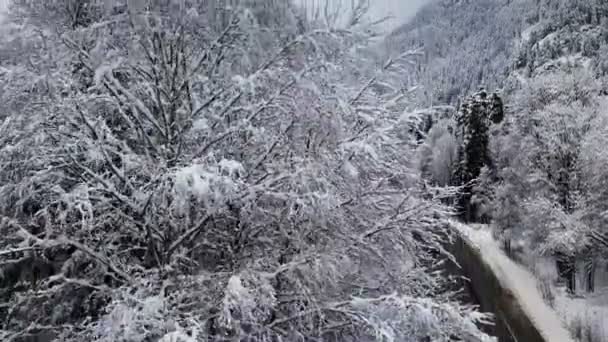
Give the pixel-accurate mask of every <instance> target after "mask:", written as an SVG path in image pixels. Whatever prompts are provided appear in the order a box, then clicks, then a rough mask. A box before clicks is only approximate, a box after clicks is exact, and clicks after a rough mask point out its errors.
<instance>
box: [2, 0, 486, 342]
mask: <svg viewBox="0 0 608 342" xmlns="http://www.w3.org/2000/svg"><path fill="white" fill-rule="evenodd" d="M229 3H230V6H227V2H226V1H223V2H216V1H144V0H132V1H119V0H116V1H95V0H88V1H76V0H68V1H65V0H61V1H59V0H57V1H36V0H15V1H13V2H12V4H11V8H10V13H9V16H8V24H7V25H9V26H7V27H5V30H6V31H7V34H6V35H4V36H3V38H2V43H1V44H0V54H1V55H2V56H3V58H2V60H1V63H2V64H1V68H0V85H1V88H0V106H1V109H0V113H2V114H1V117H0V120H1V121H0V123H1V124H0V217H1V220H0V222H1V224H0V234H1V235H2V239H0V298H2V299H1V301H2V303H3V304H2V306H1V307H0V321H1V326H0V327H1V330H0V339H2V340H3V341H23V340H24V339H25V338H28V337H32V336H39V337H45V338H47V339H50V338H57V340H61V341H84V340H86V341H129V342H130V341H134V342H135V341H210V340H214V341H227V340H231V341H234V340H246V341H280V340H289V341H314V340H327V341H349V340H352V341H375V340H378V341H386V340H400V341H401V340H404V341H420V340H432V341H447V340H450V339H451V338H452V337H461V338H463V337H465V336H469V335H475V336H480V337H483V336H482V334H481V333H480V332H479V331H478V330H477V328H476V326H475V325H474V322H476V321H478V320H480V319H483V318H484V316H481V315H479V314H478V313H476V311H474V310H473V308H471V307H468V306H462V305H460V304H457V303H455V302H454V301H453V298H454V297H453V296H452V294H451V293H449V292H445V291H444V290H443V289H444V288H445V286H444V285H445V283H446V282H448V281H449V279H447V278H444V277H443V276H441V275H439V274H436V273H431V272H429V271H428V270H427V269H426V267H427V265H428V264H429V262H428V261H429V260H432V259H431V258H432V257H433V255H436V254H437V252H438V251H440V250H441V249H442V247H441V243H440V241H439V238H440V237H445V234H446V233H449V232H447V231H446V229H445V225H443V224H442V219H443V218H445V217H446V215H447V214H449V209H448V208H446V207H445V206H443V205H442V204H441V203H440V201H439V197H440V196H441V192H440V191H433V192H428V191H424V190H421V188H420V186H419V185H420V179H419V177H418V176H417V173H416V171H415V168H414V165H413V162H412V160H413V155H414V149H413V146H414V137H413V136H412V135H411V134H409V133H408V132H409V130H408V129H407V127H409V124H410V122H411V120H409V119H410V116H409V115H407V114H404V112H405V113H407V111H405V109H407V108H408V106H409V104H408V103H407V102H406V101H405V100H406V99H407V96H406V95H404V94H403V92H402V91H401V90H402V87H401V83H400V82H401V79H402V75H403V74H404V73H405V72H406V69H405V68H404V67H403V65H404V64H403V63H404V62H405V61H406V60H407V58H408V53H404V54H401V55H400V56H399V57H398V58H395V59H391V60H388V61H386V62H383V63H378V61H376V60H373V59H369V58H367V57H366V56H370V55H371V54H369V53H366V49H368V48H369V44H370V40H369V39H368V38H369V33H370V32H371V31H370V30H371V29H372V28H371V27H369V26H368V25H367V24H365V23H364V22H363V21H362V20H361V18H362V15H363V14H364V10H365V8H366V6H367V3H366V2H365V1H360V2H358V5H356V7H355V8H354V9H353V11H352V15H351V17H350V20H348V26H347V27H340V28H338V27H332V26H328V25H327V22H328V21H326V20H322V19H323V18H321V17H313V18H310V17H308V19H306V17H307V16H305V15H303V12H301V11H298V10H297V9H296V8H294V7H293V6H292V5H291V3H290V2H286V1H276V2H274V1H230V2H229Z"/></svg>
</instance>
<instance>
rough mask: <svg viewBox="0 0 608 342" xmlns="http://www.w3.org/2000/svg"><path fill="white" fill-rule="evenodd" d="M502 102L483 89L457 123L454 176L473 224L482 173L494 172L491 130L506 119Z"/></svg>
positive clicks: (469, 101)
mask: <svg viewBox="0 0 608 342" xmlns="http://www.w3.org/2000/svg"><path fill="white" fill-rule="evenodd" d="M503 112H504V110H503V104H502V100H501V99H500V97H499V96H498V94H496V93H494V94H492V95H491V96H490V97H488V94H487V93H486V91H485V90H484V89H483V88H482V89H480V91H479V92H477V93H476V94H475V95H473V96H471V97H470V98H468V99H467V100H466V101H465V102H464V103H463V104H462V105H461V107H460V110H459V112H458V115H457V118H456V121H457V125H458V129H457V134H458V135H459V137H458V138H459V141H460V146H459V151H458V166H457V168H456V170H455V173H454V178H453V182H452V183H453V185H458V186H462V187H463V189H462V194H461V196H460V198H459V200H458V204H459V207H460V209H461V210H462V215H463V218H464V219H465V221H470V220H471V219H472V218H473V217H477V215H476V214H475V211H476V209H475V208H474V206H473V205H472V201H471V199H472V195H473V194H472V193H473V189H474V187H475V181H476V180H477V179H478V177H479V175H480V174H481V169H482V168H483V167H484V166H487V167H488V168H489V169H490V170H492V160H491V158H490V151H489V148H488V145H489V130H490V125H491V124H492V123H494V124H498V123H500V122H501V121H502V119H503V116H504V113H503Z"/></svg>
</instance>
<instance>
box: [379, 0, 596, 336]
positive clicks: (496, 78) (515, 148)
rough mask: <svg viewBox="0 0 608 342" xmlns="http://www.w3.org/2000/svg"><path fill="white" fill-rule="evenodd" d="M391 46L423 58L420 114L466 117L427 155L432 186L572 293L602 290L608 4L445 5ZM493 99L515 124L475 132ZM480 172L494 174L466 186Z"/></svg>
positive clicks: (444, 127)
mask: <svg viewBox="0 0 608 342" xmlns="http://www.w3.org/2000/svg"><path fill="white" fill-rule="evenodd" d="M387 44H388V46H389V47H390V48H391V49H394V51H400V50H403V49H409V48H413V47H416V48H419V47H422V48H423V49H424V51H425V55H424V58H423V62H424V63H423V66H422V67H420V68H418V74H417V75H418V78H417V79H416V81H419V83H420V84H421V85H423V90H421V91H420V92H419V102H420V103H426V104H427V105H434V106H437V105H440V106H444V105H450V106H453V108H454V109H453V110H452V114H451V115H449V116H448V118H447V119H444V120H438V121H437V123H436V124H435V125H434V126H433V127H432V128H430V129H429V130H428V134H427V138H426V140H425V141H424V143H423V144H422V145H421V147H420V149H419V155H420V165H421V167H422V169H423V171H426V179H427V180H429V181H430V182H431V183H434V184H444V185H446V184H451V185H456V186H461V187H462V190H463V194H462V195H461V196H460V198H459V201H460V202H459V207H460V210H461V212H462V213H463V216H462V217H463V218H465V219H468V220H472V221H478V222H484V223H491V226H492V227H493V228H494V229H495V232H496V236H497V237H498V238H500V239H502V240H503V241H504V242H505V248H506V249H507V251H508V252H511V251H510V250H511V248H512V246H511V241H512V240H513V241H518V242H519V243H518V247H517V248H522V246H521V245H522V244H523V245H524V247H523V248H525V249H526V250H527V251H528V252H530V253H531V254H532V255H533V256H534V257H541V256H542V257H551V258H554V259H555V261H556V269H557V270H558V273H559V275H560V277H561V278H562V279H563V280H564V281H565V282H566V285H565V286H566V288H567V290H568V291H569V292H570V293H572V294H574V293H577V294H581V293H585V292H587V293H590V292H594V291H595V290H597V289H596V286H595V285H596V284H595V283H596V281H595V279H596V278H597V277H596V274H595V273H596V270H597V269H601V270H602V272H604V271H603V270H604V268H605V267H606V264H605V258H606V256H607V255H608V229H607V228H606V227H607V224H608V221H607V218H608V217H607V216H606V212H607V211H606V209H608V208H607V207H606V198H607V197H606V196H607V194H608V192H607V189H608V187H607V186H606V184H607V183H606V180H607V179H608V169H607V168H606V165H608V164H607V162H608V159H607V157H608V154H607V152H606V144H607V143H608V141H607V140H606V139H607V136H606V132H608V111H607V110H606V104H607V103H608V101H607V100H608V99H607V98H606V95H607V94H608V77H607V76H608V75H607V71H608V70H607V67H608V54H607V52H608V3H607V2H606V1H602V0H579V1H576V0H472V1H435V2H433V3H431V4H430V5H428V6H427V7H426V8H425V9H424V10H423V11H421V12H420V13H419V15H418V16H417V18H416V19H415V20H414V21H413V22H412V23H409V24H407V25H404V26H402V27H401V28H400V29H399V30H397V31H396V32H395V33H394V34H393V35H392V36H391V39H390V40H389V41H387ZM482 87H486V89H488V90H492V91H493V90H494V89H497V88H498V92H497V94H496V95H497V96H499V98H500V99H501V102H502V103H503V104H504V107H505V111H504V120H503V121H502V122H501V123H498V124H497V123H496V122H493V121H492V120H491V113H487V114H483V117H484V119H483V120H485V123H484V124H483V125H481V126H477V127H476V128H475V129H474V130H471V127H473V126H471V123H470V122H471V120H473V119H474V118H475V117H476V115H479V114H476V113H479V111H471V108H472V106H473V107H475V106H477V107H479V106H480V104H482V103H483V101H481V102H480V98H479V94H486V91H482V92H478V89H479V88H482ZM488 95H489V93H488ZM484 96H487V95H484ZM482 112H483V111H482ZM463 116H464V117H468V118H469V122H468V123H467V122H463V121H462V117H463ZM467 130H469V131H471V132H473V133H472V134H471V135H469V136H468V137H467V136H465V135H462V134H460V133H459V132H464V131H467ZM454 146H455V147H454ZM471 151H474V152H473V154H471V153H470V152H471ZM467 153H469V154H468V155H467ZM471 161H475V162H476V163H477V164H480V163H481V164H483V167H482V168H481V169H478V170H476V171H475V172H474V173H473V175H472V176H473V177H468V178H466V179H462V178H461V177H459V174H461V170H462V165H473V164H471ZM513 248H515V247H513ZM532 266H533V265H532ZM577 285H582V286H583V287H584V288H577ZM598 301H599V299H598ZM600 325H602V323H600ZM587 340H592V339H590V338H588V339H587Z"/></svg>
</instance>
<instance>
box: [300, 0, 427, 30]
mask: <svg viewBox="0 0 608 342" xmlns="http://www.w3.org/2000/svg"><path fill="white" fill-rule="evenodd" d="M295 1H296V3H298V2H299V3H301V4H308V7H310V6H311V5H314V6H322V5H323V4H325V3H326V2H327V1H329V3H330V4H332V5H334V6H339V4H340V3H342V4H343V5H342V7H341V8H342V9H344V8H347V7H348V6H349V5H350V3H351V1H352V0H295ZM369 1H370V6H371V8H370V12H371V13H370V15H371V16H372V18H374V19H380V18H384V17H386V16H391V17H393V19H391V20H390V21H389V22H387V23H386V24H385V27H386V28H388V29H393V28H395V27H396V26H398V25H400V24H402V23H404V22H405V21H406V20H407V19H409V18H411V17H412V16H413V15H414V14H416V11H418V9H420V7H421V6H422V5H423V4H424V3H425V2H427V1H429V0H369ZM341 12H342V13H344V14H345V15H346V14H347V13H346V12H345V11H341Z"/></svg>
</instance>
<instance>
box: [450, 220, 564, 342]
mask: <svg viewBox="0 0 608 342" xmlns="http://www.w3.org/2000/svg"><path fill="white" fill-rule="evenodd" d="M452 224H453V226H454V227H456V229H458V231H459V232H460V234H461V235H462V236H463V237H464V238H466V239H467V240H468V241H469V242H470V243H471V244H472V245H473V246H474V247H476V248H477V249H478V250H479V251H480V252H481V254H482V256H483V258H484V260H485V261H486V262H487V264H488V265H489V266H490V267H491V268H492V270H493V271H494V273H495V274H496V276H497V277H498V278H499V279H500V280H501V282H502V283H503V285H504V286H505V287H506V288H509V289H511V290H512V292H513V295H514V296H515V297H516V298H518V299H519V301H520V303H521V305H522V309H523V310H524V311H525V312H526V313H527V314H528V316H529V317H530V319H531V320H532V322H533V323H534V324H535V326H536V327H537V328H538V330H539V332H540V333H541V334H542V335H543V337H545V339H546V341H550V342H562V341H563V342H566V341H568V342H570V341H573V339H572V338H571V337H570V333H569V332H568V330H567V329H566V328H565V327H564V325H563V322H562V320H561V319H560V317H559V316H558V314H557V313H556V311H555V310H553V309H551V308H550V307H549V306H548V305H547V304H546V303H545V302H544V300H543V297H542V295H541V293H540V291H539V290H538V286H537V279H536V277H535V276H534V275H532V273H530V272H529V271H528V270H526V269H525V268H524V267H523V266H521V265H518V264H516V263H515V262H513V261H512V260H511V259H509V258H508V257H507V256H506V255H505V254H504V253H503V251H502V250H501V249H500V247H499V245H498V243H497V242H496V241H495V240H494V238H493V237H492V234H491V232H490V230H489V229H484V228H483V226H481V227H471V226H467V225H463V224H461V223H458V222H452Z"/></svg>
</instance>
